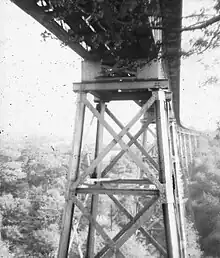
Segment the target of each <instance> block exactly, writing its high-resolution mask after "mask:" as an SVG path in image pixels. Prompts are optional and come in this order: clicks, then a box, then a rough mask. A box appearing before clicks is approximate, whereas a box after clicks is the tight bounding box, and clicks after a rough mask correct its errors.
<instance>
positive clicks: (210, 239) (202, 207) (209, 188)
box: [190, 137, 220, 257]
mask: <svg viewBox="0 0 220 258" xmlns="http://www.w3.org/2000/svg"><path fill="white" fill-rule="evenodd" d="M207 141H208V145H207V146H206V150H204V149H203V150H202V151H201V152H200V153H198V157H197V159H196V160H195V165H194V168H193V174H192V182H193V183H192V185H191V189H190V193H191V198H192V204H193V210H194V215H195V225H196V228H197V230H198V233H199V236H200V244H201V248H202V250H203V251H204V253H205V255H207V256H213V257H219V256H220V199H219V198H220V167H219V161H220V155H219V150H220V142H219V139H218V137H217V138H216V137H214V139H213V138H212V139H210V138H209V139H207Z"/></svg>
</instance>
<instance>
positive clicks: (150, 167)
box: [71, 93, 164, 193]
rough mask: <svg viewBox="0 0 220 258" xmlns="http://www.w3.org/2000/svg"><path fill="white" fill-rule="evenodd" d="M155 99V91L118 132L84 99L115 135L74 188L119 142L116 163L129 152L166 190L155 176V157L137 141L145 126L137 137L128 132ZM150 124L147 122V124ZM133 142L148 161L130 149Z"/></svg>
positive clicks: (148, 174)
mask: <svg viewBox="0 0 220 258" xmlns="http://www.w3.org/2000/svg"><path fill="white" fill-rule="evenodd" d="M155 100H156V94H154V93H153V95H152V97H151V98H150V99H149V100H148V101H147V102H146V103H145V104H144V105H143V107H142V108H141V110H140V111H139V112H138V113H137V114H136V115H135V116H134V117H133V119H132V120H131V121H130V122H129V123H128V124H127V125H126V126H125V127H123V129H122V130H121V132H120V133H119V134H117V133H116V132H115V131H114V129H113V128H112V127H111V125H110V124H109V123H108V122H107V121H106V120H104V119H103V117H102V116H101V115H100V113H99V112H98V111H97V110H96V109H95V108H94V107H93V105H92V104H91V103H90V102H89V101H88V100H87V99H86V98H83V99H82V101H83V102H84V104H85V105H86V106H87V107H88V109H90V111H91V112H92V113H93V115H94V116H95V117H96V118H97V119H98V120H99V122H100V123H101V124H102V125H103V126H104V128H105V129H106V130H107V131H108V132H109V133H110V134H111V135H112V136H113V140H112V141H111V142H110V143H109V144H108V145H107V146H106V147H105V148H104V149H103V150H102V151H101V152H100V153H99V155H98V156H97V158H96V159H95V160H94V161H93V162H92V163H91V165H90V167H89V168H87V169H86V170H85V172H84V173H83V174H82V175H81V176H80V177H78V178H77V179H76V180H75V181H74V182H72V185H71V188H72V190H74V189H76V188H77V186H78V185H80V184H82V183H83V182H84V181H85V179H86V178H87V176H88V175H90V174H91V173H92V172H93V171H94V169H95V168H96V167H97V166H98V164H99V163H100V162H101V161H102V160H103V159H104V157H105V156H106V155H107V154H108V153H109V151H110V150H111V149H112V148H113V147H114V146H115V145H116V144H117V143H118V144H119V145H120V146H121V148H122V151H121V152H120V153H119V154H118V155H117V156H116V158H115V160H113V162H114V164H115V163H116V162H117V160H118V159H119V158H120V157H121V156H122V155H123V154H124V153H127V154H128V155H129V156H130V158H131V159H132V160H133V161H134V162H135V163H136V165H137V166H138V167H140V169H142V170H143V171H144V172H145V173H146V175H147V177H148V179H149V180H150V181H151V182H152V183H153V184H154V185H155V186H156V187H157V189H158V190H159V191H160V193H162V192H164V187H163V185H162V184H161V183H160V182H159V180H158V179H157V178H156V176H155V174H156V173H158V165H157V163H156V162H155V161H154V160H153V158H151V157H150V155H149V154H148V152H147V151H146V150H145V149H144V148H143V146H141V144H140V143H139V142H138V141H137V138H138V137H139V136H140V135H141V133H142V132H143V131H144V129H145V128H144V127H142V128H141V129H140V130H139V132H138V133H137V134H136V135H135V137H132V135H131V134H130V133H129V132H128V131H129V129H130V128H131V127H132V126H133V125H134V124H135V123H136V122H137V121H138V120H139V118H140V117H141V116H142V115H143V114H144V113H145V112H146V111H147V110H148V109H149V108H150V107H151V105H153V103H154V102H155ZM108 113H109V112H108ZM149 123H150V121H149ZM149 123H148V124H149ZM117 124H118V123H117ZM148 124H146V126H147V125H148ZM121 127H122V125H121ZM124 135H127V136H128V137H129V138H130V141H129V142H128V144H126V143H125V142H124V141H123V140H122V137H123V136H124ZM132 144H135V145H136V146H137V147H138V149H139V150H140V151H141V153H142V154H143V155H144V156H145V157H147V160H146V161H147V163H143V162H142V160H141V159H140V157H138V155H136V154H135V153H134V152H133V151H132V150H131V149H130V146H131V145H132ZM114 164H113V165H114ZM113 165H112V164H110V166H108V167H107V168H106V169H105V170H104V171H103V172H102V177H103V176H105V175H106V174H107V173H108V171H109V170H110V169H111V168H112V167H113ZM152 171H154V172H155V173H152Z"/></svg>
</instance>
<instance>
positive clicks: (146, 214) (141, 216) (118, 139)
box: [71, 93, 166, 258]
mask: <svg viewBox="0 0 220 258" xmlns="http://www.w3.org/2000/svg"><path fill="white" fill-rule="evenodd" d="M81 100H82V102H83V103H84V104H85V106H86V107H87V108H88V109H89V110H90V111H91V112H92V113H93V115H94V116H95V117H96V118H97V119H98V121H99V123H101V124H102V125H103V127H104V128H105V129H106V130H107V131H108V132H109V133H110V134H111V135H112V136H113V140H112V141H111V142H110V143H109V144H108V145H107V146H106V147H105V148H104V149H103V150H102V151H101V152H100V153H99V155H98V156H97V157H96V159H95V160H94V161H93V162H92V163H91V165H90V166H89V167H88V168H87V169H86V170H85V172H84V173H83V174H82V175H80V176H79V177H78V178H77V179H76V180H75V181H74V182H72V184H71V191H73V192H72V195H71V196H72V200H73V202H74V203H75V205H76V206H77V207H78V208H79V209H80V210H81V212H82V213H83V215H84V216H85V217H86V218H87V219H88V220H89V221H90V223H91V224H93V226H94V227H95V229H96V230H97V232H98V233H99V234H100V235H101V236H102V238H103V239H104V241H105V242H106V246H105V247H104V248H103V249H102V250H101V251H100V252H99V253H98V254H97V255H96V256H95V257H96V258H98V257H109V256H111V255H113V254H114V253H117V257H124V255H123V254H122V253H121V251H120V250H119V248H120V247H121V246H122V245H123V244H124V243H125V242H126V241H127V240H128V239H129V238H130V236H131V235H133V234H134V233H135V231H136V230H137V229H139V228H140V232H141V233H142V234H143V235H144V236H145V237H147V238H148V239H149V240H150V242H151V243H152V244H153V245H154V246H155V247H156V248H157V249H158V250H159V251H161V253H162V254H164V255H166V251H165V249H164V248H163V246H161V245H160V244H159V243H158V242H157V241H156V240H155V239H154V237H153V236H151V235H150V234H149V233H148V232H147V231H146V230H145V229H144V228H143V227H142V225H143V224H144V222H145V221H147V220H148V219H149V218H150V217H151V215H152V213H153V210H154V208H153V207H154V205H155V203H156V201H157V200H158V197H153V198H152V199H151V201H150V202H149V203H148V204H146V205H145V206H144V207H143V208H142V209H141V210H140V211H139V212H138V213H137V214H136V216H135V217H133V216H132V215H131V214H130V213H129V212H128V211H127V209H125V208H124V207H123V205H122V204H121V203H120V202H119V201H118V200H117V198H115V197H114V196H113V195H110V194H108V196H109V197H110V198H111V199H112V201H113V202H114V203H115V204H116V205H117V207H118V208H119V209H120V210H121V211H123V213H124V214H125V215H126V216H127V217H128V218H129V219H130V222H129V223H128V224H127V225H125V226H124V227H123V228H122V230H121V231H120V232H119V233H118V234H117V235H116V236H115V237H114V238H113V239H111V238H109V236H108V235H107V234H106V233H105V231H104V230H103V228H102V227H101V226H100V225H99V223H98V222H97V221H96V219H95V218H94V217H93V216H92V215H91V214H90V213H89V212H88V211H87V209H86V208H85V207H84V206H83V203H82V202H81V201H80V200H79V199H78V198H77V197H76V194H77V189H79V188H78V186H79V185H80V184H83V183H84V181H85V180H86V178H87V177H88V176H89V175H90V174H91V173H92V172H93V171H94V169H95V168H96V167H97V166H98V164H99V163H100V162H101V161H102V160H103V158H104V157H105V156H106V155H107V154H108V152H109V151H110V150H111V149H112V148H113V147H114V146H115V145H116V144H117V143H118V144H119V145H120V146H121V148H122V150H121V151H120V152H119V153H118V155H116V156H115V158H114V159H113V160H112V161H111V163H110V164H109V165H108V166H107V167H106V168H105V169H104V170H103V171H102V173H101V177H105V176H106V175H107V173H108V172H109V171H110V170H111V168H112V167H113V166H114V165H115V164H116V162H117V161H118V160H119V159H120V158H121V157H122V156H123V154H124V153H126V152H127V153H128V155H129V156H130V157H131V158H132V159H133V161H134V162H135V163H136V164H137V166H139V167H140V168H141V169H142V170H143V171H144V172H145V174H146V175H147V177H148V179H149V180H150V181H151V182H152V183H153V184H154V185H155V186H156V187H157V189H158V194H159V192H160V194H162V193H163V192H164V187H163V185H162V184H161V183H160V182H159V180H158V179H157V178H156V176H155V175H156V174H158V170H159V168H158V164H157V163H156V162H155V161H154V160H153V158H151V156H150V155H149V154H148V152H147V151H146V150H145V148H144V147H143V146H142V145H141V144H140V143H139V142H138V141H137V139H138V138H139V136H140V135H141V134H142V133H143V132H144V131H145V130H146V128H147V127H148V125H149V124H150V123H151V122H152V120H151V119H150V118H149V119H148V121H146V122H145V123H144V124H143V125H142V128H141V129H140V130H139V131H138V132H137V133H136V134H135V136H132V135H131V134H130V133H129V129H130V128H131V127H132V126H133V125H134V124H135V123H136V122H137V121H138V120H139V119H140V117H141V116H142V115H143V114H144V113H145V112H146V111H147V110H148V109H149V108H150V107H151V105H152V104H153V103H154V102H155V100H156V94H154V93H153V95H152V97H151V98H150V99H149V100H148V101H147V102H146V103H145V104H144V105H143V107H142V108H141V110H140V111H139V112H138V113H137V114H136V115H135V116H134V117H133V119H131V121H130V122H129V123H128V124H127V125H126V126H123V125H122V124H121V122H120V121H119V120H118V119H117V118H116V117H115V116H114V115H113V114H112V113H111V112H110V110H108V109H107V108H106V110H105V111H106V113H107V114H108V115H109V116H110V117H111V118H112V119H113V120H114V121H115V123H116V124H117V125H118V126H119V127H120V128H121V129H122V130H121V132H120V133H119V134H117V133H116V132H115V131H114V129H113V128H112V127H111V126H110V125H109V123H108V122H107V121H106V120H104V118H103V117H102V116H101V115H100V113H99V112H98V111H97V110H96V109H95V108H94V107H93V105H92V104H91V103H90V102H89V101H88V100H87V99H86V97H85V95H84V98H82V99H81ZM124 135H127V136H128V137H129V139H130V141H129V142H128V143H127V144H126V143H125V142H124V141H123V140H122V137H123V136H124ZM132 144H135V145H136V147H137V148H138V149H139V150H140V152H141V153H142V155H143V156H145V157H146V159H145V162H146V161H147V163H143V161H142V160H141V159H140V158H139V157H138V156H137V155H136V154H135V153H134V152H132V151H131V149H130V146H131V145H132ZM151 171H153V172H154V173H152V172H151ZM159 199H160V200H161V198H159ZM153 204H154V205H153ZM103 255H104V256H103Z"/></svg>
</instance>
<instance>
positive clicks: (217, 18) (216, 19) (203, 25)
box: [180, 15, 220, 32]
mask: <svg viewBox="0 0 220 258" xmlns="http://www.w3.org/2000/svg"><path fill="white" fill-rule="evenodd" d="M219 21H220V15H217V16H214V17H212V18H210V19H208V20H207V21H204V22H202V23H200V25H198V23H197V24H194V25H191V26H188V27H185V28H182V29H181V30H180V31H181V32H182V31H192V30H201V29H204V28H207V27H208V26H210V25H212V24H214V23H216V22H219Z"/></svg>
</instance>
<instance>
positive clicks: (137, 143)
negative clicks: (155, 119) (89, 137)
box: [106, 108, 159, 172]
mask: <svg viewBox="0 0 220 258" xmlns="http://www.w3.org/2000/svg"><path fill="white" fill-rule="evenodd" d="M106 113H107V114H108V115H109V116H110V117H111V118H112V120H114V121H115V123H116V124H117V125H118V126H119V127H120V128H121V129H123V128H124V126H123V124H122V123H121V122H120V121H119V120H118V119H117V118H116V117H115V116H114V115H113V114H112V112H111V111H110V110H109V109H108V108H106ZM150 123H151V120H150V121H149V120H147V121H146V124H147V126H148V125H149V124H150ZM127 136H128V137H129V138H130V140H132V139H133V136H132V135H131V134H130V133H129V132H127ZM134 144H135V145H136V147H137V148H138V149H139V150H140V151H141V153H142V154H143V155H144V156H145V157H147V160H148V163H149V165H151V166H152V167H153V169H154V170H156V171H157V172H158V171H159V166H158V164H157V163H156V162H155V161H154V159H153V158H152V157H151V156H150V155H149V154H148V152H147V151H146V150H145V149H144V147H143V146H142V145H141V144H140V143H139V142H138V141H134Z"/></svg>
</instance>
